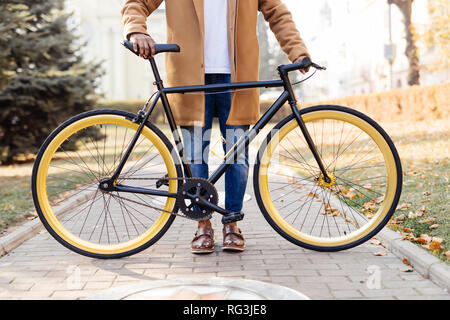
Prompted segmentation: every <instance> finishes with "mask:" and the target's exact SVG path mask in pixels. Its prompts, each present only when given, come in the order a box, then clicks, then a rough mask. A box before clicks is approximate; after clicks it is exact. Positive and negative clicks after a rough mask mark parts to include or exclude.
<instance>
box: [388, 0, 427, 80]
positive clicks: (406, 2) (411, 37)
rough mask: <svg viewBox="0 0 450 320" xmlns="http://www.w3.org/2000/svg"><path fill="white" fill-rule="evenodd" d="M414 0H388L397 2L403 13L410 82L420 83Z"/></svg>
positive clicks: (391, 2) (392, 2)
mask: <svg viewBox="0 0 450 320" xmlns="http://www.w3.org/2000/svg"><path fill="white" fill-rule="evenodd" d="M413 1H414V0H388V3H389V5H392V4H395V5H396V6H397V7H398V8H399V9H400V12H401V13H402V15H403V18H404V21H403V23H404V24H405V33H406V36H405V37H406V50H405V54H406V57H407V58H408V61H409V74H408V84H409V85H410V86H412V85H418V84H420V65H419V53H418V49H417V45H416V39H415V34H414V33H415V32H414V25H413V23H412V5H413Z"/></svg>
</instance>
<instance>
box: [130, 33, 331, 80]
mask: <svg viewBox="0 0 450 320" xmlns="http://www.w3.org/2000/svg"><path fill="white" fill-rule="evenodd" d="M122 45H124V46H125V48H127V49H128V50H130V51H131V52H133V53H134V54H135V55H139V48H138V50H137V51H134V49H133V44H132V43H131V42H130V41H127V40H123V41H122ZM162 52H180V47H179V46H178V45H176V44H155V54H158V53H162ZM310 67H313V68H315V69H317V70H327V68H326V67H323V66H320V65H318V64H316V63H314V62H312V61H311V59H310V58H308V57H306V58H304V59H303V60H302V61H301V62H296V63H292V64H286V65H281V66H279V70H280V71H283V72H291V71H295V70H300V69H308V68H310Z"/></svg>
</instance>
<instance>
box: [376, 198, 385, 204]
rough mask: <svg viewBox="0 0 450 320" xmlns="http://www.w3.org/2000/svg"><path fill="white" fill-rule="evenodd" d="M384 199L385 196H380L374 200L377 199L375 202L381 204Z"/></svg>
mask: <svg viewBox="0 0 450 320" xmlns="http://www.w3.org/2000/svg"><path fill="white" fill-rule="evenodd" d="M383 200H384V197H379V198H376V199H375V200H374V201H375V203H377V204H380V203H382V202H383Z"/></svg>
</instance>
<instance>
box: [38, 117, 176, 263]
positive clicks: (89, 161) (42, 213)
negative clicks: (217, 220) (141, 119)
mask: <svg viewBox="0 0 450 320" xmlns="http://www.w3.org/2000/svg"><path fill="white" fill-rule="evenodd" d="M131 119H133V115H132V114H129V113H126V112H122V111H114V110H99V111H92V112H87V113H84V114H82V115H79V116H76V117H74V118H72V119H70V120H68V121H67V122H65V123H64V124H62V125H61V126H60V127H59V128H58V129H57V130H56V131H55V132H53V133H52V134H51V135H50V137H49V138H48V139H47V140H46V141H45V143H44V145H43V146H42V148H41V150H40V151H39V154H38V156H37V159H36V162H35V165H34V169H33V177H32V192H33V199H34V203H35V207H36V210H37V212H38V214H39V217H40V219H41V220H42V222H43V224H44V225H45V227H46V228H47V230H48V231H49V233H50V234H51V235H52V236H53V237H54V238H55V239H56V240H58V241H59V242H60V243H62V244H63V245H64V246H66V247H67V248H69V249H71V250H73V251H75V252H77V253H80V254H83V255H86V256H89V257H94V258H121V257H124V256H128V255H131V254H135V253H137V252H139V251H141V250H143V249H145V248H147V247H149V246H150V245H152V244H154V243H155V242H156V241H157V240H158V239H160V238H161V237H162V236H163V235H164V233H165V232H166V231H167V230H168V228H169V227H170V225H171V224H172V222H173V220H174V218H175V216H174V215H172V214H170V213H169V212H172V211H173V210H174V207H175V199H174V198H157V197H154V196H147V195H140V194H130V193H118V192H115V191H112V192H111V191H109V192H108V191H104V190H102V189H101V188H100V187H99V186H100V183H101V181H102V180H103V179H107V178H110V177H111V176H112V173H113V172H114V171H115V169H116V167H117V166H118V164H119V162H120V160H121V159H122V157H123V155H124V153H125V150H126V149H127V147H128V145H129V143H130V142H131V140H132V138H133V137H134V135H135V134H136V131H137V129H138V127H139V126H138V125H137V124H136V123H134V122H132V120H131ZM171 151H172V146H171V144H170V142H169V141H168V139H167V138H166V137H165V136H164V135H163V134H162V133H161V132H160V131H159V130H158V129H157V128H155V127H154V126H152V125H151V124H147V125H146V126H145V127H144V130H143V132H142V134H141V136H140V137H139V139H138V141H137V143H136V146H135V148H134V149H133V152H132V153H131V155H130V157H129V160H128V162H127V163H126V165H125V167H124V170H123V171H122V174H121V175H120V176H119V177H118V179H117V183H120V184H123V185H128V186H135V187H143V188H149V189H156V184H157V182H158V179H162V178H164V177H168V178H171V179H167V178H166V180H163V181H166V182H167V183H165V184H162V186H160V190H164V191H168V192H171V193H176V192H177V190H178V186H179V181H178V180H177V178H178V177H181V176H182V173H181V168H180V166H179V165H176V162H175V161H174V159H173V158H172V154H171ZM166 175H167V176H166ZM160 181H161V180H160Z"/></svg>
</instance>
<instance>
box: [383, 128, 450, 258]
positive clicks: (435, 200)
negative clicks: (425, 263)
mask: <svg viewBox="0 0 450 320" xmlns="http://www.w3.org/2000/svg"><path fill="white" fill-rule="evenodd" d="M446 123H447V124H446ZM388 131H389V133H390V134H392V137H393V139H394V142H395V144H396V146H397V149H398V151H399V153H400V158H401V159H402V165H403V172H404V176H403V179H404V183H403V192H402V196H401V198H400V203H399V208H398V210H397V211H396V212H395V214H394V217H399V216H401V215H404V216H405V220H404V222H403V223H400V224H397V225H395V224H391V227H392V228H393V229H395V230H399V232H402V233H403V234H405V235H407V234H408V233H412V234H413V235H414V237H415V238H419V237H420V236H421V235H422V234H426V235H428V236H430V237H438V238H441V239H443V242H442V244H441V246H442V248H443V250H442V251H437V250H435V251H433V250H429V249H427V250H428V251H430V252H431V253H433V254H434V255H436V256H437V257H439V258H440V259H442V260H444V261H445V260H447V261H448V258H447V257H446V256H445V255H444V253H445V252H447V251H449V250H450V215H449V214H450V209H449V203H450V195H449V192H450V181H449V172H450V161H449V154H450V152H449V150H450V139H449V137H450V131H449V130H448V121H444V120H442V121H434V122H433V121H429V122H426V123H412V124H407V125H405V126H404V127H402V128H397V129H395V128H394V127H391V128H388ZM422 209H425V214H424V215H423V216H421V217H416V218H409V217H408V215H409V213H410V212H412V213H415V212H418V211H420V210H422ZM433 218H434V219H435V220H436V221H435V222H428V223H421V221H422V220H427V219H433ZM434 224H438V225H439V227H438V228H436V229H434V230H430V226H431V225H434ZM405 228H409V229H413V231H412V232H411V231H410V230H406V232H405ZM415 243H416V244H417V245H420V246H422V244H420V243H418V242H415Z"/></svg>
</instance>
